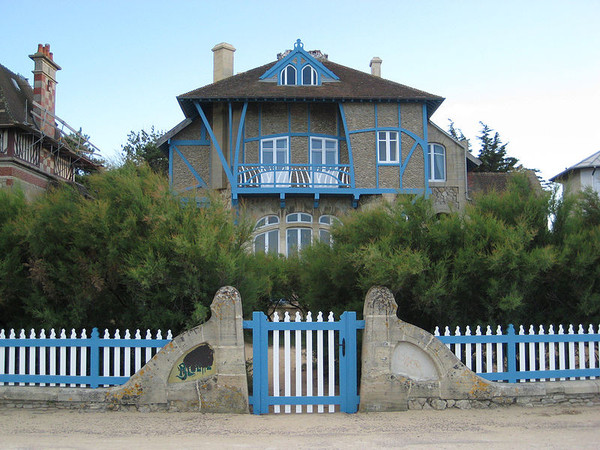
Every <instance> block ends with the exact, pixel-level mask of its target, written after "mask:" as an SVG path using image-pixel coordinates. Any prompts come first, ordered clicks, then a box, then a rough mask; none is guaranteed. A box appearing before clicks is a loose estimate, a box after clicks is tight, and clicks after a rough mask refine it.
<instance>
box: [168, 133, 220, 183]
mask: <svg viewBox="0 0 600 450" xmlns="http://www.w3.org/2000/svg"><path fill="white" fill-rule="evenodd" d="M167 142H168V144H169V184H170V185H171V187H172V186H173V157H174V155H175V154H177V156H179V158H181V160H182V161H183V163H184V164H185V165H186V166H187V168H188V169H189V171H190V172H191V173H192V175H193V176H194V178H195V179H196V181H198V184H197V185H195V186H188V187H187V188H185V189H184V190H185V191H187V190H190V189H196V188H208V184H207V183H206V182H205V181H204V180H203V179H202V177H201V176H200V174H198V172H197V171H196V169H194V167H193V166H192V165H191V164H190V162H189V161H188V159H187V158H186V157H185V155H184V154H183V153H182V152H181V150H179V148H178V146H182V147H184V146H205V145H209V144H210V142H209V141H208V140H207V139H204V138H203V139H192V140H175V139H173V140H171V139H169V140H168V141H167Z"/></svg>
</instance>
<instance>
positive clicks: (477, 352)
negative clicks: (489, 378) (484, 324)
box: [475, 325, 483, 373]
mask: <svg viewBox="0 0 600 450" xmlns="http://www.w3.org/2000/svg"><path fill="white" fill-rule="evenodd" d="M475 336H481V327H480V326H479V325H477V328H476V329H475ZM482 365H483V358H482V356H481V342H477V343H476V344H475V371H476V372H477V373H481V372H482Z"/></svg>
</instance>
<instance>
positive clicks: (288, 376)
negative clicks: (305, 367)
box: [273, 311, 292, 414]
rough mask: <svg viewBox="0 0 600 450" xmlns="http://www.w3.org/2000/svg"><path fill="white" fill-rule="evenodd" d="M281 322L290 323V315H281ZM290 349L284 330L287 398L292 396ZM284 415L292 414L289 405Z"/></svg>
mask: <svg viewBox="0 0 600 450" xmlns="http://www.w3.org/2000/svg"><path fill="white" fill-rule="evenodd" d="M283 321H284V322H289V321H290V314H289V313H288V312H287V311H286V312H285V314H284V315H283ZM273 350H275V349H273ZM290 352H291V347H290V330H284V332H283V358H284V395H285V396H286V397H289V396H290V395H292V379H291V378H292V368H291V362H290V360H291V357H290V356H291V355H290ZM284 409H285V413H286V414H289V413H291V412H292V407H291V405H285V408H284Z"/></svg>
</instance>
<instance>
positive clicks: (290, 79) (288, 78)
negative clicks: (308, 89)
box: [281, 65, 296, 86]
mask: <svg viewBox="0 0 600 450" xmlns="http://www.w3.org/2000/svg"><path fill="white" fill-rule="evenodd" d="M281 84H283V85H287V86H293V85H295V84H296V68H295V67H294V66H292V65H289V66H286V67H285V69H283V70H282V71H281Z"/></svg>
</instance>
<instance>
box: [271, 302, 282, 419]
mask: <svg viewBox="0 0 600 450" xmlns="http://www.w3.org/2000/svg"><path fill="white" fill-rule="evenodd" d="M273 322H279V314H278V313H277V311H275V313H274V314H273ZM273 396H274V397H279V330H273ZM273 412H275V413H279V412H281V408H280V407H279V405H273Z"/></svg>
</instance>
